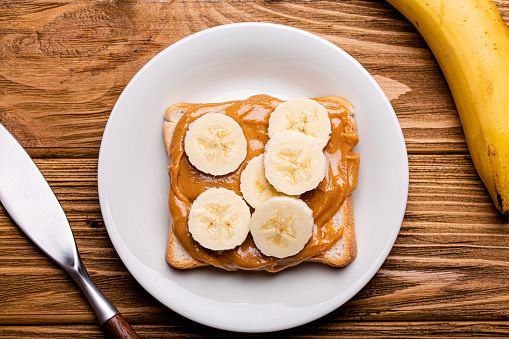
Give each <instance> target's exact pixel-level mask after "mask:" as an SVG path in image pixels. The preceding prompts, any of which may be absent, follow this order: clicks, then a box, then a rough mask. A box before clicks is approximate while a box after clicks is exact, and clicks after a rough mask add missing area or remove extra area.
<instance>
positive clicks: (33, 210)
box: [0, 124, 139, 338]
mask: <svg viewBox="0 0 509 339" xmlns="http://www.w3.org/2000/svg"><path fill="white" fill-rule="evenodd" d="M0 202H1V203H2V205H3V206H4V208H5V210H6V211H7V213H9V215H10V216H11V218H12V220H13V221H14V222H15V223H16V225H18V227H19V228H20V229H21V230H22V231H23V232H24V233H25V234H26V236H27V237H28V238H30V240H32V242H34V243H35V244H36V245H37V246H38V247H39V248H40V249H41V250H42V251H43V252H44V253H46V254H47V255H48V256H49V257H50V258H51V259H53V260H54V261H55V262H56V263H58V264H59V265H60V266H61V267H62V268H63V269H64V270H65V271H66V272H67V273H69V275H70V276H71V277H72V278H73V279H74V280H75V281H76V283H77V284H78V285H79V287H80V288H81V290H82V291H83V293H84V294H85V296H86V297H87V299H88V301H89V302H90V304H91V305H92V308H93V310H94V312H95V314H96V315H97V318H98V319H99V322H100V324H101V326H102V328H103V329H104V331H105V332H106V334H107V336H108V337H110V338H139V337H138V335H137V334H136V332H135V331H134V330H133V329H132V327H131V326H130V325H129V324H128V323H127V321H126V320H125V319H124V317H122V315H121V314H120V313H119V312H118V310H117V309H116V308H115V307H114V306H113V305H112V304H111V303H110V302H109V301H108V299H106V297H105V296H104V295H103V294H102V293H101V291H99V289H98V288H97V286H96V285H95V284H94V283H93V282H92V279H91V278H90V276H89V275H88V273H87V271H86V269H85V266H84V265H83V263H82V261H81V259H80V256H79V253H78V249H77V247H76V243H75V241H74V236H73V234H72V231H71V227H70V225H69V221H68V220H67V217H66V216H65V213H64V210H63V209H62V207H61V206H60V203H59V202H58V200H57V198H56V196H55V194H54V193H53V191H52V190H51V187H50V186H49V185H48V183H47V181H46V179H44V176H43V175H42V173H41V172H40V171H39V169H38V168H37V166H36V165H35V163H34V162H33V160H32V159H31V158H30V156H29V155H28V153H27V152H26V151H25V150H24V149H23V147H22V146H21V145H20V144H19V143H18V142H17V140H16V139H15V138H14V137H13V136H12V135H11V134H10V133H9V131H8V130H7V129H6V128H5V127H4V126H3V125H2V124H0Z"/></svg>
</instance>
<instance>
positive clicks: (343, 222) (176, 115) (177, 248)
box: [163, 96, 357, 269]
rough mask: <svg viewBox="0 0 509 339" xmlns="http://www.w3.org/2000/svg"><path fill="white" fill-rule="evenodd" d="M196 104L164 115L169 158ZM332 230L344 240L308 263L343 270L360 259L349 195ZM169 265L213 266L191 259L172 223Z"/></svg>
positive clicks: (335, 102)
mask: <svg viewBox="0 0 509 339" xmlns="http://www.w3.org/2000/svg"><path fill="white" fill-rule="evenodd" d="M316 100H317V101H320V102H322V103H327V104H328V105H330V107H338V106H339V105H342V106H345V107H347V108H348V109H349V110H350V111H351V113H352V115H353V106H352V105H351V104H350V102H348V101H347V100H345V99H343V98H341V97H333V96H328V97H321V98H316ZM194 106H196V104H190V103H178V104H174V105H172V106H170V107H168V108H167V109H166V111H165V114H164V118H165V122H164V124H163V135H164V143H165V146H166V150H167V152H168V155H170V153H171V152H170V150H171V142H172V137H173V132H174V130H175V127H176V125H177V123H178V121H179V120H180V118H181V117H182V116H183V115H184V114H185V113H186V112H187V111H188V110H189V109H190V108H192V107H194ZM332 222H333V226H334V227H335V228H336V229H339V228H343V232H342V236H341V238H340V239H339V240H338V241H337V242H336V243H335V244H334V245H333V246H332V247H331V248H330V249H329V250H327V251H326V252H324V253H322V254H320V255H317V256H315V257H312V258H308V259H307V260H306V261H309V262H319V263H323V264H325V265H329V266H333V267H344V266H346V265H348V264H349V263H350V262H352V261H353V260H354V259H355V257H356V256H357V240H356V237H355V222H354V210H353V198H352V195H351V194H350V195H348V196H347V198H346V199H345V202H344V203H343V205H342V206H341V207H340V209H339V210H338V211H337V212H336V214H334V216H333V217H332ZM166 261H167V262H168V264H170V265H171V266H172V267H174V268H178V269H192V268H197V267H202V266H209V265H210V264H208V263H205V262H203V261H200V260H197V259H195V258H194V257H192V256H191V255H190V254H189V253H188V252H187V251H186V250H185V248H184V247H183V246H182V244H181V243H180V241H179V240H178V238H177V236H176V234H175V231H174V229H173V223H170V226H169V230H168V241H167V247H166Z"/></svg>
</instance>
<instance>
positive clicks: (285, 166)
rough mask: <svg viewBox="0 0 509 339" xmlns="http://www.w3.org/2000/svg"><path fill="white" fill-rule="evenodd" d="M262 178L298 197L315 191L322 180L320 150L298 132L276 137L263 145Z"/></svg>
mask: <svg viewBox="0 0 509 339" xmlns="http://www.w3.org/2000/svg"><path fill="white" fill-rule="evenodd" d="M264 165H265V177H266V178H267V180H268V181H269V183H271V184H272V186H274V188H275V189H276V190H278V191H279V192H283V193H285V194H288V195H299V194H302V193H304V192H306V191H309V190H312V189H313V188H316V186H318V184H319V183H320V181H322V180H323V178H324V177H325V169H326V165H327V161H326V159H325V155H324V154H323V152H322V149H321V148H320V147H319V146H318V145H317V144H316V143H315V142H314V141H313V140H312V139H311V138H310V137H308V136H306V135H304V134H302V133H299V132H281V133H277V134H275V135H274V136H273V137H272V138H271V139H270V140H269V142H267V145H266V146H265V157H264Z"/></svg>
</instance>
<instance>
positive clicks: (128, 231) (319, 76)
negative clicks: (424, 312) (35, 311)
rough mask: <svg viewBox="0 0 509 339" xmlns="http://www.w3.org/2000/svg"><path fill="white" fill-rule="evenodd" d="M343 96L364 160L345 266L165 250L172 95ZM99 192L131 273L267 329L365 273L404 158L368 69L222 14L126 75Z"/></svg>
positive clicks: (191, 303) (295, 35) (187, 306)
mask: <svg viewBox="0 0 509 339" xmlns="http://www.w3.org/2000/svg"><path fill="white" fill-rule="evenodd" d="M260 93H265V94H270V95H273V96H275V97H279V98H280V99H289V98H291V97H297V96H306V97H315V96H316V97H317V96H326V95H339V96H344V97H345V98H347V99H348V100H350V101H351V102H352V103H353V104H354V106H355V109H356V121H357V127H358V133H359V136H360V142H359V144H358V146H357V147H356V151H357V152H358V153H359V154H360V157H361V165H360V173H359V184H358V187H357V190H356V191H355V193H354V208H355V222H356V234H357V241H358V255H357V258H356V259H355V260H354V261H353V262H352V263H351V264H350V265H348V266H347V267H345V268H342V269H337V268H331V267H328V266H325V265H321V264H301V265H298V266H297V267H294V268H289V269H286V270H283V271H281V272H279V273H276V274H270V273H266V272H243V271H239V272H226V271H223V270H221V269H214V268H204V269H194V270H189V271H180V270H176V269H173V268H171V267H170V266H169V265H168V264H167V263H166V262H165V248H166V236H167V232H168V223H169V221H170V216H169V213H168V207H167V201H168V199H167V195H168V190H169V179H168V175H167V170H166V169H167V166H168V159H167V155H166V151H165V147H164V143H163V137H162V124H163V112H164V110H165V108H166V107H167V106H169V105H170V104H172V103H176V102H214V101H223V100H230V99H244V98H246V97H248V96H250V95H254V94H260ZM98 176H99V178H98V181H99V197H100V203H101V209H102V213H103V217H104V220H105V223H106V227H107V230H108V234H109V236H110V238H111V241H112V242H113V245H114V246H115V249H116V251H117V252H118V255H119V256H120V258H121V259H122V261H123V262H124V264H125V266H126V267H127V269H128V270H129V271H130V272H131V274H132V275H133V276H134V278H135V279H136V280H137V281H138V282H139V283H140V284H141V285H142V286H143V287H144V288H145V289H146V290H147V291H148V292H149V293H150V294H151V295H153V296H154V297H155V298H156V299H157V300H159V301H160V302H161V303H163V304H164V305H166V306H167V307H169V308H171V309H172V310H174V311H175V312H178V313H180V314H182V315H183V316H185V317H188V318H190V319H192V320H194V321H197V322H199V323H202V324H206V325H209V326H212V327H216V328H220V329H225V330H232V331H241V332H265V331H274V330H281V329H287V328H291V327H294V326H298V325H301V324H304V323H307V322H309V321H312V320H315V319H317V318H319V317H321V316H323V315H325V314H327V313H329V312H331V311H332V310H334V309H336V308H338V307H339V306H341V305H343V303H345V302H346V301H348V300H349V299H350V298H351V297H352V296H354V295H355V294H356V293H357V292H358V291H359V290H360V289H362V288H363V287H364V286H365V285H366V283H367V282H368V281H369V280H370V279H371V278H372V277H373V276H374V274H375V273H376V272H377V270H378V269H379V268H380V266H381V265H382V263H383V262H384V260H385V258H386V257H387V255H388V254H389V251H390V250H391V248H392V246H393V244H394V241H395V240H396V237H397V235H398V232H399V229H400V226H401V222H402V219H403V215H404V211H405V207H406V199H407V194H408V160H407V153H406V148H405V143H404V139H403V135H402V132H401V129H400V126H399V124H398V121H397V119H396V115H395V114H394V111H393V109H392V107H391V105H390V103H389V101H388V99H387V98H386V96H385V95H384V93H383V92H382V90H381V89H380V87H379V86H378V85H377V83H376V82H375V80H374V79H373V78H372V77H371V76H370V75H369V74H368V72H367V71H366V70H365V69H364V68H363V67H362V66H361V65H360V64H359V63H357V62H356V61H355V60H354V59H353V58H352V57H350V56H349V55H348V54H346V53H345V52H344V51H343V50H341V49H340V48H338V47H337V46H335V45H333V44H332V43H330V42H328V41H326V40H324V39H322V38H319V37H317V36H315V35H312V34H310V33H307V32H304V31H301V30H297V29H294V28H290V27H286V26H280V25H274V24H263V23H244V24H232V25H225V26H219V27H215V28H212V29H208V30H205V31H202V32H199V33H197V34H194V35H192V36H189V37H187V38H185V39H183V40H181V41H179V42H177V43H175V44H173V45H172V46H170V47H168V48H167V49H165V50H164V51H162V52H161V53H159V54H158V55H157V56H155V57H154V58H153V59H152V60H151V61H150V62H149V63H147V64H146V65H145V67H143V68H142V69H141V70H140V71H139V72H138V74H136V76H135V77H134V78H133V79H132V81H131V82H130V83H129V84H128V85H127V87H126V88H125V90H124V91H123V93H122V95H121V96H120V97H119V99H118V101H117V103H116V105H115V107H114V108H113V111H112V112H111V115H110V118H109V120H108V124H107V126H106V129H105V132H104V136H103V140H102V144H101V151H100V155H99V175H98Z"/></svg>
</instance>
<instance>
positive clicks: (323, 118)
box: [269, 98, 331, 149]
mask: <svg viewBox="0 0 509 339" xmlns="http://www.w3.org/2000/svg"><path fill="white" fill-rule="evenodd" d="M284 131H297V132H301V133H304V134H305V135H307V136H308V137H311V138H312V139H313V140H314V141H315V142H316V143H317V144H318V146H320V148H322V149H323V148H324V147H325V145H327V142H329V139H330V135H331V123H330V119H329V113H328V112H327V109H326V108H325V107H323V106H322V105H320V104H319V103H318V102H316V101H315V100H311V99H308V98H295V99H291V100H288V101H286V102H284V103H282V104H281V105H279V106H277V107H276V109H275V110H274V112H272V114H271V115H270V118H269V137H271V138H272V136H273V135H274V134H276V133H280V132H284Z"/></svg>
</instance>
